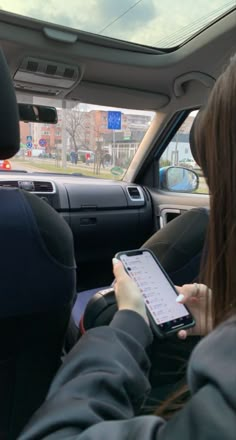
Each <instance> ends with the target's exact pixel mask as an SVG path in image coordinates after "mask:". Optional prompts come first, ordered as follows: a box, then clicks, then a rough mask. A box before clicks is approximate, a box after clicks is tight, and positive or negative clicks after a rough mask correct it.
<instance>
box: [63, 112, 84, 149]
mask: <svg viewBox="0 0 236 440" xmlns="http://www.w3.org/2000/svg"><path fill="white" fill-rule="evenodd" d="M85 121H86V114H85V112H83V111H81V110H80V109H79V108H77V109H76V108H74V109H68V110H66V131H67V133H68V134H69V137H70V139H71V143H72V145H73V148H74V149H75V151H77V150H78V147H79V145H83V146H84V145H85V144H86V128H85Z"/></svg>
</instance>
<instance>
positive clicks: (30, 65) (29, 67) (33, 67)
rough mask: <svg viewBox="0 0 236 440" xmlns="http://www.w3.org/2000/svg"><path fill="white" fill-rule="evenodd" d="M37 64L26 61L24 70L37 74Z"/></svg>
mask: <svg viewBox="0 0 236 440" xmlns="http://www.w3.org/2000/svg"><path fill="white" fill-rule="evenodd" d="M38 65H39V63H37V62H36V61H28V63H27V67H26V69H27V70H29V71H30V72H37V69H38Z"/></svg>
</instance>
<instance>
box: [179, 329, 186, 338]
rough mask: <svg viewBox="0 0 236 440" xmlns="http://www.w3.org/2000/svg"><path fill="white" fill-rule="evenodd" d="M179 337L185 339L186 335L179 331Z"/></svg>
mask: <svg viewBox="0 0 236 440" xmlns="http://www.w3.org/2000/svg"><path fill="white" fill-rule="evenodd" d="M179 337H180V338H181V339H186V338H187V333H186V332H185V331H184V330H180V332H179Z"/></svg>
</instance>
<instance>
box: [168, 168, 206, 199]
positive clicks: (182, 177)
mask: <svg viewBox="0 0 236 440" xmlns="http://www.w3.org/2000/svg"><path fill="white" fill-rule="evenodd" d="M159 173H160V188H161V189H164V190H167V191H172V192H188V193H192V192H194V191H196V189H198V186H199V177H198V175H197V173H195V172H194V171H192V170H190V169H188V168H182V167H172V166H170V167H164V168H160V170H159Z"/></svg>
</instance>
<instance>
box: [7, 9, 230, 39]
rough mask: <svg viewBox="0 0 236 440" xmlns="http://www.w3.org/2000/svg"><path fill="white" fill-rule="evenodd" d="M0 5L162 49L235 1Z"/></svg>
mask: <svg viewBox="0 0 236 440" xmlns="http://www.w3.org/2000/svg"><path fill="white" fill-rule="evenodd" d="M0 3H1V7H2V8H3V9H5V10H7V11H10V12H15V13H19V14H22V15H26V16H29V17H33V18H36V19H41V20H44V21H48V22H52V23H57V24H60V25H64V26H68V27H72V28H76V29H80V30H84V31H88V32H94V33H98V32H99V31H101V30H102V29H103V28H105V27H106V26H108V27H107V29H105V30H104V32H103V33H102V34H103V35H107V36H111V37H113V38H118V39H122V40H128V41H132V42H137V43H140V44H146V45H150V46H158V45H160V46H163V47H165V46H168V45H172V46H174V45H175V44H178V43H179V42H180V41H181V42H182V41H184V40H185V38H186V33H185V31H186V26H188V27H189V29H190V30H192V32H194V30H195V27H196V26H199V28H200V27H201V26H202V25H204V20H203V17H206V16H209V20H210V19H213V18H214V16H216V15H217V13H218V14H220V13H221V12H223V11H224V10H226V8H227V7H228V8H229V7H230V5H231V6H235V0H228V1H227V2H226V0H214V1H208V2H207V1H206V0H195V1H194V2H192V1H189V0H164V1H158V0H142V1H141V2H140V3H138V4H137V5H136V6H135V7H133V8H132V9H130V10H129V8H131V7H132V6H133V5H134V4H135V3H137V0H119V1H118V0H65V1H60V0H47V1H44V0H34V2H32V0H24V1H22V0H0ZM220 8H221V9H220ZM217 10H218V12H217V13H216V12H215V15H214V11H217ZM122 14H124V15H123V16H122V17H120V16H121V15H122ZM118 17H120V18H119V19H118V20H117V21H116V22H114V23H113V24H111V23H112V22H113V21H114V20H115V19H116V18H118ZM194 23H195V24H194ZM191 26H192V28H191Z"/></svg>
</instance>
